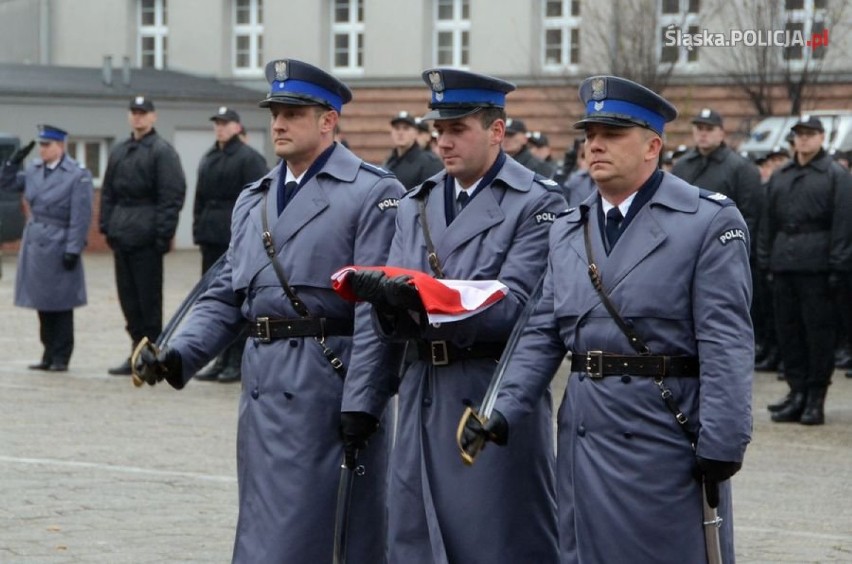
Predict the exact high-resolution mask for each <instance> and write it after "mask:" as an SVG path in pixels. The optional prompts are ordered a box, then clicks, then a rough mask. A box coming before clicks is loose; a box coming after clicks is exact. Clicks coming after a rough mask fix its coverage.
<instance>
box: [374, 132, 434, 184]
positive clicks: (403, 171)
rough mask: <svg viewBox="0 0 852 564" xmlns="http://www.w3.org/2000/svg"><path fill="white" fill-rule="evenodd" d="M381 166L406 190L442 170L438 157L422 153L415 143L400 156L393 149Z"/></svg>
mask: <svg viewBox="0 0 852 564" xmlns="http://www.w3.org/2000/svg"><path fill="white" fill-rule="evenodd" d="M382 166H383V167H384V168H386V169H388V170H389V171H391V172H392V173H394V174H395V175H396V177H397V179H398V180H399V181H400V183H402V185H403V186H405V189H406V190H408V189H411V188H414V187H415V186H417V185H419V184H421V183H423V181H424V180H426V179H427V178H429V177H430V176H433V175H435V174H437V173H438V172H440V171H441V170H443V168H444V165H443V163H442V162H441V159H440V158H438V155H436V154H435V153H433V152H432V151H424V150H423V149H421V148H420V145H418V144H417V143H415V144H414V145H412V146H411V148H410V149H409V150H408V151H406V152H405V153H404V154H402V155H399V154H398V153H397V151H396V149H394V150H393V151H391V154H390V155H389V156H388V158H387V160H386V161H385V164H384V165H382Z"/></svg>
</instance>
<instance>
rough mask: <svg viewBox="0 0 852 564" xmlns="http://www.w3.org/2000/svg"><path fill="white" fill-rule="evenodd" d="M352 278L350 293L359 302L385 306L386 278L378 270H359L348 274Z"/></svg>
mask: <svg viewBox="0 0 852 564" xmlns="http://www.w3.org/2000/svg"><path fill="white" fill-rule="evenodd" d="M350 276H351V277H352V292H353V293H354V294H355V297H357V298H358V299H359V300H363V301H365V302H370V303H372V304H374V305H384V306H387V305H388V303H387V298H386V297H385V286H384V285H385V282H386V281H387V279H388V277H387V276H385V273H384V272H382V271H380V270H359V271H357V272H353V273H352V274H350Z"/></svg>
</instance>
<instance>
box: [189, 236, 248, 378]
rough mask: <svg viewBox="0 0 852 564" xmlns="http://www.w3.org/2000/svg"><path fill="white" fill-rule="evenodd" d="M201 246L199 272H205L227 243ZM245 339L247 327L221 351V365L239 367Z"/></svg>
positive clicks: (223, 251)
mask: <svg viewBox="0 0 852 564" xmlns="http://www.w3.org/2000/svg"><path fill="white" fill-rule="evenodd" d="M200 247H201V274H204V273H205V272H207V271H208V270H209V269H210V267H211V266H213V263H215V262H216V261H217V260H219V257H221V256H222V255H224V254H225V253H226V252H227V250H228V245H200ZM246 339H248V327H246V328H245V329H243V331H242V332H241V333H240V334H239V335H238V336H237V338H236V339H235V340H234V342H233V343H231V344H230V345H228V347H227V348H226V349H225V350H224V351H222V353H221V354H220V355H219V356H218V357H217V359H216V361H217V362H218V363H220V364H221V365H222V367H226V366H230V367H233V368H236V369H237V370H239V369H240V365H241V364H242V361H243V349H244V348H245V344H246Z"/></svg>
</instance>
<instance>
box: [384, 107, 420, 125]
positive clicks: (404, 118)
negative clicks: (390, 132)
mask: <svg viewBox="0 0 852 564" xmlns="http://www.w3.org/2000/svg"><path fill="white" fill-rule="evenodd" d="M396 123H407V124H408V125H410V126H411V127H418V128H419V125H418V124H417V120H416V119H415V117H414V116H413V115H411V114H410V113H408V112H406V111H405V110H403V111H401V112H399V113H398V114H396V115H395V116H393V117H392V118H391V125H394V124H396Z"/></svg>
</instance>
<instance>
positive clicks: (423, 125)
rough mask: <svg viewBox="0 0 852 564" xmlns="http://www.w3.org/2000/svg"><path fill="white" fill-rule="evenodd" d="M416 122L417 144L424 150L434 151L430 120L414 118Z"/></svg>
mask: <svg viewBox="0 0 852 564" xmlns="http://www.w3.org/2000/svg"><path fill="white" fill-rule="evenodd" d="M414 124H415V125H416V126H417V144H418V145H420V148H421V149H423V150H424V151H429V152H430V153H431V152H432V128H431V127H429V122H428V121H424V120H423V118H421V117H419V116H418V117H415V118H414Z"/></svg>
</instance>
